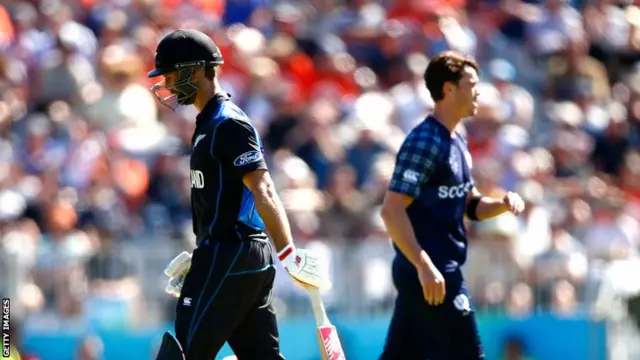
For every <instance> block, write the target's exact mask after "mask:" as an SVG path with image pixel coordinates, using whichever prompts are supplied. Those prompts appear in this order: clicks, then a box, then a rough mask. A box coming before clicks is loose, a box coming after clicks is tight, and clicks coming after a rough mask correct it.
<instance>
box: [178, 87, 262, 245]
mask: <svg viewBox="0 0 640 360" xmlns="http://www.w3.org/2000/svg"><path fill="white" fill-rule="evenodd" d="M191 147H192V153H191V166H190V170H191V172H190V175H191V209H192V215H193V231H194V233H195V234H196V239H197V240H196V242H197V244H198V245H199V244H200V243H201V242H202V241H203V240H209V239H211V240H212V241H220V240H222V241H229V240H231V241H233V240H234V239H237V240H240V239H247V238H262V239H266V237H267V236H266V233H265V225H264V222H263V221H262V218H261V217H260V215H259V214H258V211H257V209H256V206H255V203H254V201H253V195H252V194H251V191H250V190H249V189H248V188H247V187H246V186H245V185H244V183H243V182H242V177H243V176H244V175H245V174H246V173H248V172H251V171H254V170H257V169H267V164H266V162H265V159H264V149H263V147H262V141H261V139H260V136H259V135H258V132H257V131H256V129H255V128H254V127H253V124H252V123H251V120H250V119H249V117H248V116H247V115H246V114H245V113H244V112H243V111H242V110H241V109H240V108H239V107H238V106H236V105H235V104H234V103H233V102H232V101H230V97H229V96H228V95H223V94H219V95H216V96H215V97H214V98H212V99H211V100H210V101H209V103H207V105H206V106H205V108H204V109H203V110H202V112H201V113H200V114H198V116H197V122H196V130H195V132H194V134H193V138H192V140H191Z"/></svg>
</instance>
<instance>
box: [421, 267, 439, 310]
mask: <svg viewBox="0 0 640 360" xmlns="http://www.w3.org/2000/svg"><path fill="white" fill-rule="evenodd" d="M417 270H418V279H420V284H422V294H423V295H424V299H425V300H426V301H427V303H428V304H429V305H440V304H442V303H443V302H444V297H445V295H446V288H445V282H444V277H443V276H442V274H441V273H440V271H438V269H437V268H436V267H435V266H433V265H427V264H424V265H421V266H419V267H418V269H417Z"/></svg>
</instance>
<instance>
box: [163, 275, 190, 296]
mask: <svg viewBox="0 0 640 360" xmlns="http://www.w3.org/2000/svg"><path fill="white" fill-rule="evenodd" d="M184 278H185V277H184V276H183V277H179V278H171V279H169V283H168V284H167V287H165V288H164V291H165V292H166V293H167V294H169V295H171V296H173V297H176V298H179V297H180V293H182V285H184Z"/></svg>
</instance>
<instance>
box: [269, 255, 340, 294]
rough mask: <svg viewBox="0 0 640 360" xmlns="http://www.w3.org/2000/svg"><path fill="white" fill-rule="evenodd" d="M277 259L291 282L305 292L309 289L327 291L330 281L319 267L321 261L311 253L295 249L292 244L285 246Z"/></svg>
mask: <svg viewBox="0 0 640 360" xmlns="http://www.w3.org/2000/svg"><path fill="white" fill-rule="evenodd" d="M278 259H280V262H281V263H282V266H284V268H285V270H287V272H288V273H289V275H290V276H291V278H292V279H293V282H294V283H295V284H296V285H298V286H300V287H302V288H303V289H305V290H309V288H316V289H329V288H331V281H329V276H328V274H327V272H326V271H323V270H324V269H323V268H322V267H321V262H322V261H321V260H320V258H319V257H318V256H317V254H314V253H313V252H312V251H309V250H303V249H296V248H295V246H293V244H289V245H287V246H286V247H285V248H284V249H282V250H280V252H278Z"/></svg>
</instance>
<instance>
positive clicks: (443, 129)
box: [427, 114, 452, 139]
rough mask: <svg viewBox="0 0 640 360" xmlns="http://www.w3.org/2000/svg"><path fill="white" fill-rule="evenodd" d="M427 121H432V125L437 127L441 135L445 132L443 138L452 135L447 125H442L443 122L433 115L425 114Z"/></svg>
mask: <svg viewBox="0 0 640 360" xmlns="http://www.w3.org/2000/svg"><path fill="white" fill-rule="evenodd" d="M427 121H430V122H431V123H433V124H434V126H435V127H437V128H438V129H439V131H440V132H441V133H442V134H443V135H445V134H446V135H445V136H444V138H445V139H446V138H447V137H452V135H451V132H449V129H447V127H446V126H444V124H443V123H441V122H440V121H439V120H438V119H437V118H436V117H435V116H433V114H430V115H429V116H427Z"/></svg>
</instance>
